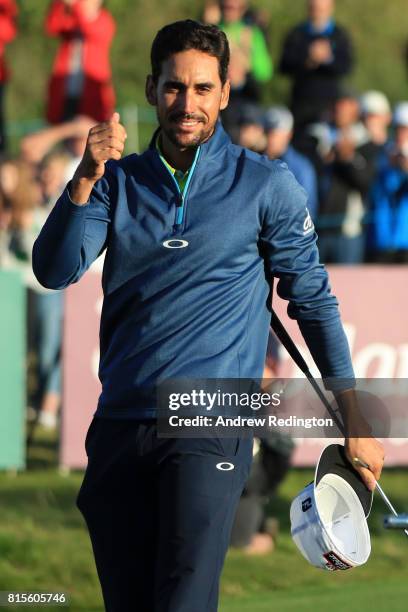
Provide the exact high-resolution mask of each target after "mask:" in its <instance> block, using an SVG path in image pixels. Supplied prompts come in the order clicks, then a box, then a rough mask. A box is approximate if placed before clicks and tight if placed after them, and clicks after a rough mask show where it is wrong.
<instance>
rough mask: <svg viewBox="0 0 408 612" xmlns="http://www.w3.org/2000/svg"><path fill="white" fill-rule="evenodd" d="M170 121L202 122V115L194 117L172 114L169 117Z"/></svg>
mask: <svg viewBox="0 0 408 612" xmlns="http://www.w3.org/2000/svg"><path fill="white" fill-rule="evenodd" d="M169 119H170V121H178V120H179V119H185V120H187V121H201V122H204V117H203V116H202V115H196V114H195V113H172V114H171V115H169Z"/></svg>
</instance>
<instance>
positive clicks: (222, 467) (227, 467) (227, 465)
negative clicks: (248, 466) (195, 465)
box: [215, 461, 235, 472]
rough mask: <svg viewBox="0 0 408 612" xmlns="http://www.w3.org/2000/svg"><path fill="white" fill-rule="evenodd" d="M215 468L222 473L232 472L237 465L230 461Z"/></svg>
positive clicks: (218, 464) (223, 462)
mask: <svg viewBox="0 0 408 612" xmlns="http://www.w3.org/2000/svg"><path fill="white" fill-rule="evenodd" d="M215 467H216V468H217V470H221V472H230V471H231V470H233V469H234V467H235V465H234V464H233V463H230V462H229V461H222V462H221V463H217V465H216V466H215Z"/></svg>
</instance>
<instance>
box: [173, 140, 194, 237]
mask: <svg viewBox="0 0 408 612" xmlns="http://www.w3.org/2000/svg"><path fill="white" fill-rule="evenodd" d="M200 150H201V148H200V147H198V149H197V151H196V154H195V156H194V161H193V163H192V165H191V168H190V172H189V174H188V177H187V181H186V184H185V186H184V191H183V192H182V191H181V189H180V187H179V184H178V183H177V181H176V179H175V178H174V175H173V174H172V177H173V180H174V182H175V183H176V185H177V189H178V192H179V201H178V204H177V207H176V215H175V218H174V225H173V234H177V232H179V231H180V228H181V227H182V225H183V222H184V217H185V213H186V208H187V200H186V197H187V192H188V189H189V187H190V183H191V179H192V177H193V174H194V170H195V168H196V166H197V163H198V159H199V157H200Z"/></svg>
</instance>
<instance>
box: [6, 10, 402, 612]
mask: <svg viewBox="0 0 408 612" xmlns="http://www.w3.org/2000/svg"><path fill="white" fill-rule="evenodd" d="M405 9H406V2H403V0H392V2H384V1H383V0H360V1H359V2H358V3H356V2H355V1H352V0H341V1H340V0H339V1H338V2H334V0H295V1H293V2H287V1H285V0H259V1H254V2H247V1H246V0H220V1H217V0H208V1H204V0H203V1H200V0H189V1H188V2H187V1H185V0H171V1H170V2H167V3H164V4H163V3H162V2H159V1H158V0H149V2H148V1H147V0H146V1H143V0H106V1H102V0H55V1H52V2H51V1H48V0H35V2H33V1H29V0H20V1H18V0H17V1H15V0H0V348H1V351H0V422H1V427H0V515H1V516H2V518H3V520H2V521H1V523H0V590H28V589H32V590H54V591H56V590H58V589H62V590H65V591H67V592H69V593H70V595H71V598H72V603H71V609H72V610H75V609H87V610H102V609H103V608H102V604H101V598H100V594H99V586H98V582H97V579H96V571H95V568H94V564H93V558H92V553H91V549H90V543H89V541H88V538H87V534H86V531H85V526H84V524H83V521H82V518H81V516H80V515H79V512H78V511H77V509H76V508H75V495H76V492H77V490H78V488H79V485H80V482H81V478H82V473H83V469H84V467H85V466H86V455H85V452H84V448H83V444H84V438H85V435H86V431H87V428H88V426H89V423H90V421H91V418H92V414H93V412H94V411H95V409H96V402H97V398H98V393H99V381H98V378H97V368H98V326H99V314H100V309H101V303H102V302H101V300H102V296H101V288H100V284H101V283H100V279H101V270H102V266H103V258H100V260H98V261H97V262H95V264H94V265H93V266H92V268H91V270H90V271H89V272H88V274H87V275H86V276H85V277H84V278H83V279H82V281H81V283H80V284H79V285H78V286H73V287H70V288H69V289H68V290H66V291H64V292H62V291H49V290H45V289H43V288H42V287H41V286H40V285H39V284H38V282H37V281H36V279H35V277H34V275H33V273H32V270H31V250H32V246H33V243H34V241H35V239H36V237H37V235H38V233H39V231H40V229H41V227H42V224H43V223H44V221H45V219H46V218H47V215H48V213H49V211H50V210H51V208H52V207H53V206H54V205H55V203H56V201H57V200H58V197H59V195H60V194H61V192H62V190H63V189H64V187H65V185H66V183H67V182H68V181H69V180H70V178H71V177H72V175H73V173H74V171H75V168H76V166H77V164H78V163H79V160H80V159H81V155H82V153H83V150H84V146H85V143H86V138H87V134H88V131H89V129H90V128H91V127H92V126H93V125H94V124H95V123H97V122H99V121H103V120H106V119H108V118H109V117H110V116H111V114H112V112H113V111H114V110H119V111H120V113H121V121H122V122H123V123H124V124H125V126H126V130H127V133H128V139H127V141H126V147H127V148H126V153H134V152H137V153H140V152H142V151H143V150H144V149H145V148H146V147H147V146H148V144H149V141H150V138H151V135H152V132H153V130H154V129H155V127H156V115H155V110H154V109H153V108H152V107H149V106H148V104H147V102H146V100H145V97H144V84H145V78H146V74H147V73H148V72H149V70H150V64H149V53H150V46H151V42H152V40H153V37H154V36H155V34H156V32H157V30H158V29H160V28H161V27H162V26H163V25H165V24H166V23H169V22H172V21H175V20H178V19H186V18H192V19H198V20H202V21H206V22H207V23H215V24H218V25H219V26H220V27H221V28H222V29H223V30H224V31H225V33H226V34H227V37H228V39H229V43H230V48H231V63H230V72H229V78H230V80H231V85H232V94H231V101H230V105H229V107H228V109H227V110H226V111H225V112H224V113H223V115H222V121H223V124H224V127H225V129H226V130H227V131H228V132H229V134H230V136H231V138H232V140H233V141H234V142H235V143H237V144H241V145H243V146H246V147H248V148H250V149H253V150H254V151H257V152H259V153H261V154H264V155H267V156H268V157H269V158H271V159H275V158H279V159H283V160H284V161H285V162H286V163H287V164H288V166H289V169H290V170H291V171H292V172H293V173H294V175H295V177H296V178H297V180H298V181H299V182H300V184H301V185H302V186H303V187H304V189H305V190H306V192H307V195H308V208H309V214H310V219H311V220H313V222H314V223H315V226H316V228H317V231H318V235H319V240H318V247H319V251H320V257H321V261H322V262H324V263H325V264H328V266H329V270H330V276H331V282H332V287H333V290H334V292H335V294H336V295H337V296H338V298H339V300H340V303H341V307H342V308H341V310H342V316H343V321H344V323H345V329H346V333H347V335H348V339H349V343H350V348H351V351H352V357H353V362H354V364H355V369H356V375H357V376H358V377H359V378H361V379H367V380H369V379H372V378H376V379H378V378H381V379H387V381H390V380H396V381H398V379H406V378H408V329H407V328H408V324H407V318H406V306H405V305H406V303H407V298H408V290H407V276H406V273H407V263H408V22H407V19H405V14H406V10H405ZM276 308H277V310H278V312H279V314H280V315H281V317H282V318H283V319H284V320H285V323H287V324H288V329H289V330H290V332H291V334H293V336H294V338H295V341H296V343H297V344H298V346H299V348H300V350H301V351H302V353H303V354H304V356H305V358H306V359H307V360H308V362H309V364H310V367H311V368H312V370H313V364H312V363H311V360H310V357H309V356H308V353H307V351H306V348H305V346H304V342H303V340H302V338H301V336H300V334H299V332H298V330H297V327H296V325H294V324H293V322H290V321H288V320H287V316H286V305H284V304H282V303H280V302H279V301H278V300H277V301H276ZM314 373H315V374H316V375H318V372H316V371H315V370H314ZM265 375H266V376H267V377H268V378H276V377H287V378H289V377H296V376H299V375H300V373H299V371H298V370H297V369H296V368H295V367H294V366H293V364H292V363H291V361H290V360H289V358H288V355H287V354H286V353H285V351H284V350H283V349H282V347H281V346H280V345H279V343H278V341H277V339H276V338H275V337H274V336H273V335H272V334H271V336H270V339H269V346H268V355H267V362H266V364H265ZM402 418H405V417H404V416H403V417H402ZM326 443H327V441H326V440H310V439H308V440H292V439H291V438H290V436H288V435H282V436H273V435H270V436H265V438H263V439H260V440H258V441H257V442H256V445H255V448H254V467H253V471H252V473H251V477H250V480H249V481H248V485H247V488H246V490H245V492H244V495H243V498H242V500H241V504H240V507H239V510H238V514H237V519H236V523H235V525H234V530H233V535H232V541H231V545H232V546H231V551H230V553H229V556H228V560H227V564H226V569H225V574H224V580H223V585H222V604H221V610H222V611H223V612H227V611H230V610H231V611H232V610H237V611H238V610H240V611H241V610H248V611H249V610H251V612H252V611H261V610H270V609H276V610H295V609H296V610H299V609H300V610H303V609H308V608H309V607H310V606H312V605H315V606H317V608H318V609H320V607H321V608H323V606H325V605H330V607H331V609H332V610H340V609H342V608H344V606H347V607H348V609H349V610H350V611H353V610H357V609H358V610H368V609H369V605H370V604H367V597H368V594H369V596H370V598H371V599H372V598H373V597H375V601H376V606H377V610H380V611H381V610H386V609H387V611H390V610H396V611H397V610H401V611H402V610H405V607H406V603H405V602H406V597H407V596H408V587H407V583H406V579H405V577H404V573H405V572H404V563H405V555H404V554H403V545H404V544H403V542H402V535H401V534H399V533H391V532H384V530H383V529H382V527H381V520H382V516H383V514H384V509H383V507H382V506H381V503H379V502H378V501H377V502H376V504H375V506H374V511H373V515H372V518H371V519H370V529H371V532H372V536H373V542H374V544H375V546H374V550H373V558H372V559H371V560H370V561H369V563H368V564H367V566H365V567H363V568H361V569H359V570H353V572H346V573H342V572H337V573H336V574H335V575H328V576H327V575H324V576H323V575H321V574H320V573H319V572H318V571H317V570H315V569H313V568H310V567H308V566H307V564H306V562H304V561H303V559H302V558H301V557H300V555H299V553H298V552H297V551H296V550H295V548H294V545H293V544H292V542H291V539H290V530H289V522H288V520H289V519H288V511H289V504H290V500H291V499H292V498H293V497H294V496H295V495H296V494H297V492H298V490H300V489H301V488H303V486H304V485H305V484H306V483H307V482H309V481H310V480H311V478H312V472H311V466H313V465H314V463H315V462H316V459H317V457H318V456H319V454H320V452H321V448H322V446H324V445H325V444H326ZM386 443H387V445H388V446H387V450H388V454H387V469H386V470H385V473H384V477H383V480H384V483H385V485H384V487H385V488H387V491H388V492H389V494H390V496H391V497H392V498H393V499H394V500H395V505H396V506H397V508H399V509H401V510H403V509H404V507H405V509H408V494H407V491H408V487H407V486H406V482H407V481H406V475H405V466H406V465H407V464H408V444H407V443H406V441H405V440H404V439H398V438H394V439H392V440H387V442H386ZM289 568H290V569H289ZM339 573H340V574H341V575H340V576H339V575H338V574H339ZM384 576H386V579H385V580H383V577H384ZM346 584H347V589H345V588H344V586H345V585H346ZM274 606H275V607H274ZM135 609H137V607H135Z"/></svg>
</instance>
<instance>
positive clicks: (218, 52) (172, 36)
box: [150, 19, 230, 85]
mask: <svg viewBox="0 0 408 612" xmlns="http://www.w3.org/2000/svg"><path fill="white" fill-rule="evenodd" d="M189 49H196V50H197V51H202V52H203V53H208V55H212V56H213V57H216V58H217V59H218V67H219V75H220V79H221V83H222V84H223V85H224V83H225V81H226V80H227V72H228V64H229V59H230V51H229V45H228V40H227V37H226V35H225V34H224V32H223V31H222V30H220V29H219V28H217V26H215V25H205V24H203V23H200V22H199V21H193V20H192V19H185V20H184V21H176V22H174V23H170V24H169V25H166V26H164V28H162V29H161V30H159V31H158V32H157V34H156V36H155V39H154V41H153V44H152V49H151V53H150V59H151V64H152V76H153V80H154V81H155V83H157V81H158V79H159V77H160V73H161V68H162V63H163V62H164V61H166V60H167V59H168V58H169V57H170V56H171V55H173V54H174V53H180V52H181V51H188V50H189Z"/></svg>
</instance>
